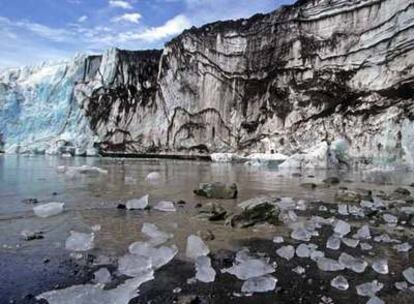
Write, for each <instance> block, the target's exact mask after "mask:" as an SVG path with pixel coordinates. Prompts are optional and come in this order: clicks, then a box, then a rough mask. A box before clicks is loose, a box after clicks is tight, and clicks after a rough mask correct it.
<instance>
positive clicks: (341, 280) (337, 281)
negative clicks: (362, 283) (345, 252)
mask: <svg viewBox="0 0 414 304" xmlns="http://www.w3.org/2000/svg"><path fill="white" fill-rule="evenodd" d="M331 286H332V287H334V288H336V289H339V290H342V291H345V290H348V288H349V283H348V280H347V279H346V278H345V277H344V276H341V275H339V276H337V277H335V278H333V279H332V281H331Z"/></svg>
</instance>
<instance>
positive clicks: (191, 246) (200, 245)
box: [186, 235, 210, 260]
mask: <svg viewBox="0 0 414 304" xmlns="http://www.w3.org/2000/svg"><path fill="white" fill-rule="evenodd" d="M209 253H210V249H208V247H207V245H206V244H205V243H204V242H203V240H202V239H201V238H200V237H199V236H196V235H190V236H189V237H188V238H187V249H186V255H187V257H189V258H191V259H194V260H195V259H196V258H198V257H199V256H205V255H208V254H209Z"/></svg>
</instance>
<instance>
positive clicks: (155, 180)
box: [145, 172, 161, 186]
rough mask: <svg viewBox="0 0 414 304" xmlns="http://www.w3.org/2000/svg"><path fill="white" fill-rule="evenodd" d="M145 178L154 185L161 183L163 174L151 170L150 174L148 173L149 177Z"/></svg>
mask: <svg viewBox="0 0 414 304" xmlns="http://www.w3.org/2000/svg"><path fill="white" fill-rule="evenodd" d="M145 180H146V181H147V182H148V183H149V184H151V185H153V186H156V185H158V184H159V183H160V180H161V174H159V173H158V172H151V173H150V174H148V175H147V177H146V178H145Z"/></svg>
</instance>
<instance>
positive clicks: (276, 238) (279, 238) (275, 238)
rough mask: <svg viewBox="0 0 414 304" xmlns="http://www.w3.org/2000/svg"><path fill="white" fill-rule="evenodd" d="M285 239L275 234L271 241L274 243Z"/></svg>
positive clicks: (279, 242) (280, 242)
mask: <svg viewBox="0 0 414 304" xmlns="http://www.w3.org/2000/svg"><path fill="white" fill-rule="evenodd" d="M284 241H285V240H284V239H283V237H281V236H275V237H274V238H273V243H275V244H282V243H283V242H284Z"/></svg>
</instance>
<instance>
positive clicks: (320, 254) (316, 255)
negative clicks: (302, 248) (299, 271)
mask: <svg viewBox="0 0 414 304" xmlns="http://www.w3.org/2000/svg"><path fill="white" fill-rule="evenodd" d="M324 256H325V253H323V252H322V251H320V250H314V251H312V252H311V255H310V258H311V260H312V261H315V262H316V261H318V260H319V259H320V258H323V257H324Z"/></svg>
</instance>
